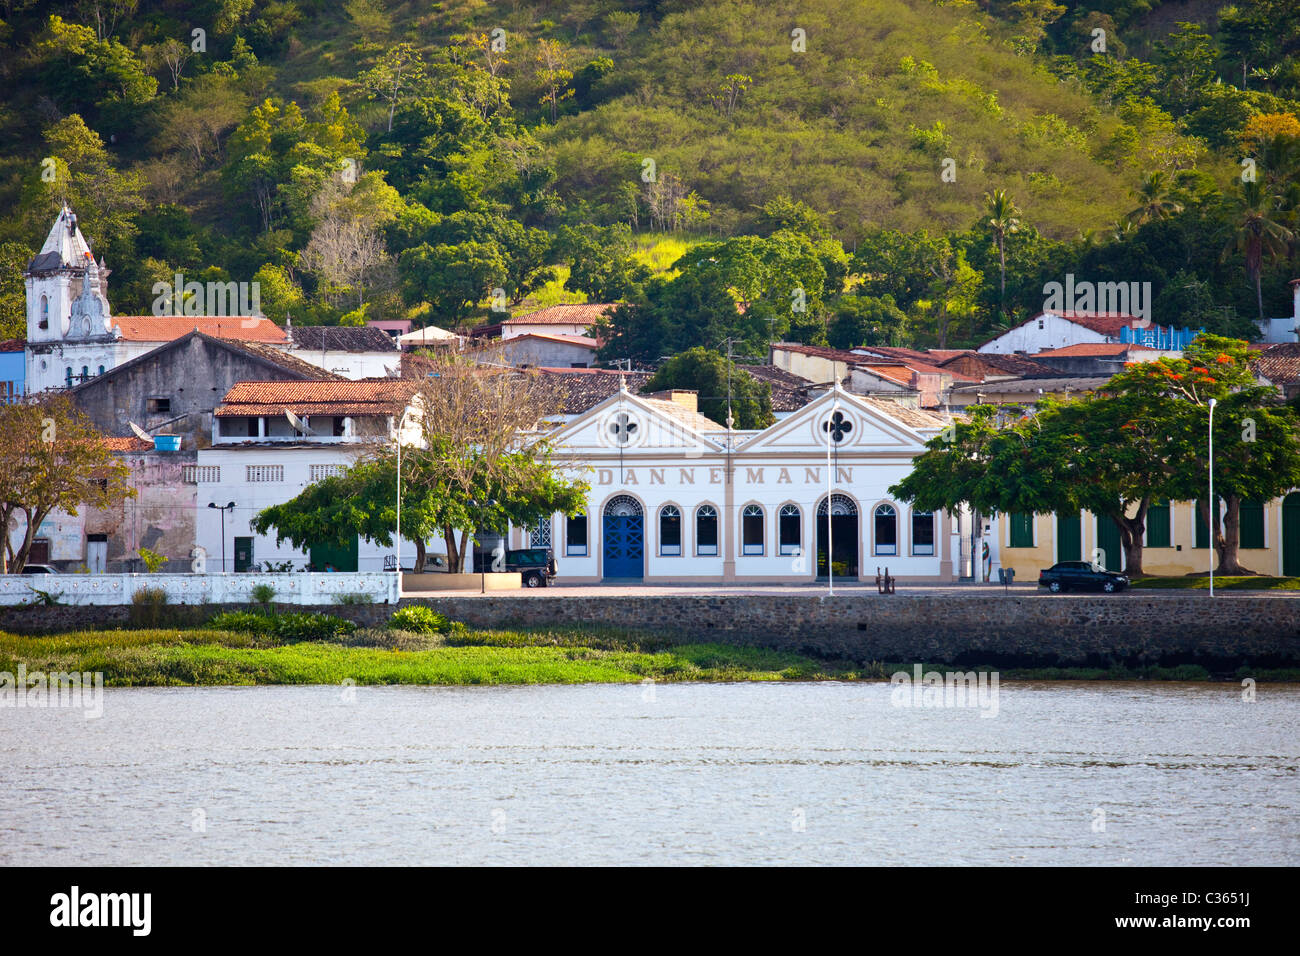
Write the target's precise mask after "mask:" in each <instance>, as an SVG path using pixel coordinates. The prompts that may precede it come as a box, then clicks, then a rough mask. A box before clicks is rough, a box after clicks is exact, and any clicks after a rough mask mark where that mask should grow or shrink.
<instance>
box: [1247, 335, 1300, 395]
mask: <svg viewBox="0 0 1300 956" xmlns="http://www.w3.org/2000/svg"><path fill="white" fill-rule="evenodd" d="M1250 367H1251V368H1252V369H1253V370H1254V371H1255V372H1256V374H1259V375H1263V376H1264V377H1265V378H1266V379H1268V380H1269V381H1270V382H1272V383H1273V384H1274V385H1282V384H1290V383H1293V382H1300V342H1282V343H1280V344H1278V345H1274V346H1272V347H1270V348H1266V349H1264V350H1263V351H1262V352H1260V353H1259V354H1258V355H1256V356H1253V357H1252V358H1251V362H1250Z"/></svg>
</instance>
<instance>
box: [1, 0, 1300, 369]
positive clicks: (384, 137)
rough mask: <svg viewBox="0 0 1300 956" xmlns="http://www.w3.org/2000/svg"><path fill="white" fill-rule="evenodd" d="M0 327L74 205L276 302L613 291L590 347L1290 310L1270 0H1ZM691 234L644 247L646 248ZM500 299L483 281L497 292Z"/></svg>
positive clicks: (462, 305)
mask: <svg viewBox="0 0 1300 956" xmlns="http://www.w3.org/2000/svg"><path fill="white" fill-rule="evenodd" d="M0 17H2V18H3V19H2V20H0V324H2V326H3V327H2V328H0V334H2V335H4V336H6V337H8V336H21V335H22V334H23V328H24V326H23V313H22V308H23V288H22V278H21V272H22V268H23V266H24V265H25V263H26V262H27V261H28V260H29V259H30V258H31V256H32V255H33V254H34V253H35V251H36V250H37V248H38V247H39V244H40V242H41V241H42V239H43V238H44V235H45V233H46V231H47V230H48V228H49V224H50V222H51V221H52V220H53V218H54V216H55V214H56V212H57V209H58V207H59V205H60V204H61V203H63V202H67V203H69V204H70V205H71V206H73V208H74V209H75V210H76V212H77V213H78V215H79V216H80V219H81V224H82V228H83V231H84V232H85V233H86V235H87V236H88V237H90V238H91V240H92V241H93V242H94V245H95V250H96V253H97V254H102V255H103V256H105V257H106V259H107V261H108V263H109V265H110V266H111V268H112V269H113V270H114V272H113V278H112V285H111V295H112V301H113V306H114V309H115V311H117V312H120V313H144V312H148V311H150V309H151V306H152V303H153V300H154V298H155V297H154V295H153V293H152V289H153V286H154V284H155V283H157V282H167V283H169V284H170V282H171V279H172V277H173V275H174V274H175V273H177V272H182V273H184V275H185V277H186V279H197V280H200V281H203V280H205V279H220V280H223V281H228V280H234V281H257V282H259V283H260V286H261V301H262V306H263V309H264V310H265V311H266V313H267V314H268V315H270V316H271V317H272V318H274V319H276V320H277V321H283V320H284V319H285V318H286V317H287V316H292V318H293V321H295V322H300V323H325V324H334V323H340V322H341V323H360V322H363V321H365V320H366V319H376V318H400V317H411V318H414V319H415V320H416V322H417V324H420V325H423V324H433V325H439V326H444V327H463V326H473V325H475V324H478V323H480V322H483V321H489V320H491V318H492V316H493V315H494V314H495V315H497V316H498V317H499V315H500V312H501V310H511V311H515V312H518V311H520V310H523V309H527V308H530V307H531V306H532V305H533V304H535V303H537V302H549V301H559V300H562V299H567V300H570V301H573V300H576V301H582V300H590V301H619V302H623V303H625V305H624V306H623V307H622V308H620V309H618V310H616V311H615V312H614V314H613V316H612V319H611V325H610V328H609V329H608V338H609V342H608V345H607V346H606V349H605V357H606V358H608V359H611V360H613V359H632V360H633V361H636V362H643V363H651V362H656V361H658V360H659V359H660V358H661V357H662V356H664V355H668V354H675V353H678V352H683V351H685V350H688V349H691V348H695V347H705V348H708V349H715V350H716V349H719V348H721V347H722V343H723V342H724V341H725V340H726V339H731V340H732V341H733V345H734V348H735V351H736V353H737V354H745V353H749V354H752V355H757V354H761V353H762V352H763V351H765V347H766V344H767V342H768V341H771V340H773V339H781V338H785V339H796V340H800V341H805V342H814V343H829V344H833V345H837V346H842V347H851V346H855V345H862V344H870V343H876V344H906V345H919V346H923V345H933V344H939V343H943V344H945V345H948V346H954V345H964V344H969V343H971V342H975V341H978V340H980V339H982V338H984V337H986V336H987V335H988V334H989V333H990V332H991V331H993V330H996V329H998V328H1001V327H1005V326H1006V325H1007V324H1009V323H1011V322H1014V321H1017V320H1018V319H1020V318H1023V317H1025V316H1026V315H1029V314H1032V313H1033V312H1035V311H1037V310H1038V309H1039V308H1040V307H1041V305H1042V300H1043V285H1044V283H1045V282H1048V281H1053V280H1055V281H1060V280H1062V279H1063V278H1064V276H1065V275H1066V274H1067V273H1073V274H1075V275H1076V276H1079V277H1081V278H1086V279H1090V280H1093V281H1124V282H1151V283H1152V287H1153V292H1154V294H1155V306H1154V318H1155V319H1156V321H1158V322H1162V323H1172V324H1176V325H1180V326H1181V325H1189V326H1192V327H1201V326H1204V327H1206V328H1207V329H1209V330H1210V331H1213V332H1219V333H1226V334H1236V335H1251V334H1253V327H1252V326H1251V324H1250V320H1251V319H1253V318H1257V317H1258V316H1259V315H1261V314H1263V315H1284V314H1289V312H1290V297H1289V290H1288V288H1287V286H1286V281H1287V280H1289V279H1290V278H1293V277H1295V275H1296V263H1295V254H1296V238H1295V234H1296V229H1297V225H1298V223H1297V214H1298V210H1300V172H1298V171H1300V119H1297V115H1300V60H1298V59H1297V57H1298V56H1300V12H1297V9H1296V8H1295V7H1294V5H1292V4H1289V3H1286V2H1282V0H1243V2H1241V3H1237V4H1234V5H1232V6H1225V5H1218V4H1212V3H1187V2H1180V3H1165V4H1162V3H1159V2H1154V0H1089V2H1087V3H1054V2H1052V0H1013V2H1005V0H988V2H985V3H981V4H979V5H977V4H975V3H973V2H969V0H955V2H948V3H934V2H932V0H879V2H860V0H859V2H836V0H813V2H808V3H804V4H800V5H799V6H798V12H797V13H792V12H791V8H790V6H789V5H783V4H775V3H765V2H723V0H711V2H704V3H687V2H684V0H666V2H653V0H649V2H621V3H620V2H613V0H575V2H548V0H538V2H535V3H531V4H528V5H525V4H522V3H518V2H514V3H487V2H478V0H451V2H445V3H416V2H402V3H397V2H391V0H347V2H345V3H343V4H341V5H339V4H330V3H323V2H318V0H204V2H198V3H181V2H146V0H71V2H63V3H50V2H42V0H0ZM666 240H667V241H671V242H674V243H679V244H680V246H679V247H680V249H681V250H682V251H683V252H684V254H683V255H681V256H680V257H678V256H676V255H674V256H673V257H672V258H671V259H670V260H669V261H668V262H663V261H659V262H655V261H653V251H654V247H655V245H656V243H659V242H663V241H666ZM494 310H495V311H494Z"/></svg>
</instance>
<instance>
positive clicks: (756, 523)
mask: <svg viewBox="0 0 1300 956" xmlns="http://www.w3.org/2000/svg"><path fill="white" fill-rule="evenodd" d="M740 553H741V554H762V553H763V509H762V507H760V506H759V505H745V510H744V511H742V512H741V513H740Z"/></svg>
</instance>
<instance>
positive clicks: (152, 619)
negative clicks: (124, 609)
mask: <svg viewBox="0 0 1300 956" xmlns="http://www.w3.org/2000/svg"><path fill="white" fill-rule="evenodd" d="M166 607H167V592H166V591H165V590H164V589H163V588H140V590H138V591H136V592H135V593H134V594H132V595H131V623H132V624H136V625H143V626H145V627H158V626H159V625H160V624H162V623H163V609H164V608H166Z"/></svg>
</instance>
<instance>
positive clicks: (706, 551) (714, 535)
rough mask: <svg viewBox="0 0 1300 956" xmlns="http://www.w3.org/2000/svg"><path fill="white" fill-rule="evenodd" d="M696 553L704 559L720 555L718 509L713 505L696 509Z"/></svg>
mask: <svg viewBox="0 0 1300 956" xmlns="http://www.w3.org/2000/svg"><path fill="white" fill-rule="evenodd" d="M695 553H696V554H698V555H700V556H702V557H712V556H713V555H716V554H717V553H718V509H717V508H715V507H713V505H700V506H699V507H698V508H696V509H695Z"/></svg>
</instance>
